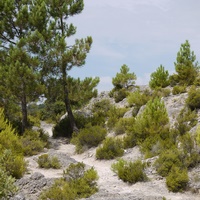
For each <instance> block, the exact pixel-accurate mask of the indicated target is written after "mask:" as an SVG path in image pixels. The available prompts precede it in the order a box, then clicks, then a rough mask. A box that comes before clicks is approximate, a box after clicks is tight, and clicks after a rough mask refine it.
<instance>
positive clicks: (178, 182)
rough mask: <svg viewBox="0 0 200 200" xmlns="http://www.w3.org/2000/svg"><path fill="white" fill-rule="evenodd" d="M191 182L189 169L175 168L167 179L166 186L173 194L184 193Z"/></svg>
mask: <svg viewBox="0 0 200 200" xmlns="http://www.w3.org/2000/svg"><path fill="white" fill-rule="evenodd" d="M188 182H189V178H188V172H187V169H182V168H179V167H176V166H174V167H173V168H172V170H171V171H170V173H169V175H168V176H167V177H166V185H167V188H168V189H169V191H171V192H182V191H184V190H185V189H186V188H187V185H188Z"/></svg>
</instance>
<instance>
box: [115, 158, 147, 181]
mask: <svg viewBox="0 0 200 200" xmlns="http://www.w3.org/2000/svg"><path fill="white" fill-rule="evenodd" d="M111 167H112V170H113V171H114V172H115V173H116V174H117V175H118V177H119V178H120V179H122V180H123V181H124V182H128V183H136V182H139V181H146V180H147V176H146V174H145V172H144V169H145V164H143V163H142V162H141V160H136V161H135V162H131V161H130V162H128V161H125V160H123V159H120V160H119V161H118V162H117V163H114V164H112V166H111Z"/></svg>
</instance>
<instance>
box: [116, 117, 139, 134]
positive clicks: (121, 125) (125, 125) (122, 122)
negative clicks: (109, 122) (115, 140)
mask: <svg viewBox="0 0 200 200" xmlns="http://www.w3.org/2000/svg"><path fill="white" fill-rule="evenodd" d="M134 121H135V119H134V118H133V117H131V118H120V119H119V121H118V122H117V123H116V125H115V127H114V131H115V134H116V135H121V134H124V133H126V132H127V130H128V129H129V127H131V126H132V125H133V123H134Z"/></svg>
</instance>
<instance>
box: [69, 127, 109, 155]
mask: <svg viewBox="0 0 200 200" xmlns="http://www.w3.org/2000/svg"><path fill="white" fill-rule="evenodd" d="M106 134H107V131H106V129H105V128H102V127H101V126H92V125H91V124H88V125H87V126H86V127H85V128H84V129H81V130H80V132H79V133H78V135H77V136H75V137H74V138H72V140H71V142H72V143H74V144H75V145H76V151H77V152H78V153H81V152H82V151H83V147H84V146H86V147H87V148H91V147H96V146H98V144H99V143H100V142H102V141H103V140H104V139H105V137H106Z"/></svg>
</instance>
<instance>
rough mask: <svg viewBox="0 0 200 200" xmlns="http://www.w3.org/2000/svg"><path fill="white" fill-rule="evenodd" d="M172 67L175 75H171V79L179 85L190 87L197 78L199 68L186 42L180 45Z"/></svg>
mask: <svg viewBox="0 0 200 200" xmlns="http://www.w3.org/2000/svg"><path fill="white" fill-rule="evenodd" d="M174 65H175V70H176V72H177V74H175V75H174V76H173V75H172V76H173V77H174V78H172V79H175V80H174V81H175V82H177V83H178V84H179V85H192V84H193V83H194V81H195V79H196V78H197V76H198V72H199V66H198V62H196V56H195V54H194V52H193V51H191V50H190V43H189V41H188V40H186V42H185V43H183V44H181V47H180V50H179V52H178V53H177V58H176V62H175V63H174Z"/></svg>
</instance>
